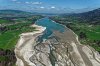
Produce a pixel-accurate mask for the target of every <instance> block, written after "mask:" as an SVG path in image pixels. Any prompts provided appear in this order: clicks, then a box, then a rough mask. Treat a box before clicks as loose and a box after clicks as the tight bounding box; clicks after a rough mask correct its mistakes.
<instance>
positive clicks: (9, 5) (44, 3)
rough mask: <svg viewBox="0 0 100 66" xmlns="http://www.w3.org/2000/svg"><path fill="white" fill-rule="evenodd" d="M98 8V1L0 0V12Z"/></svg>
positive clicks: (53, 11)
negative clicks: (5, 10)
mask: <svg viewBox="0 0 100 66" xmlns="http://www.w3.org/2000/svg"><path fill="white" fill-rule="evenodd" d="M99 7H100V0H0V10H2V9H14V10H23V11H30V12H40V13H70V12H82V11H88V10H92V9H96V8H99Z"/></svg>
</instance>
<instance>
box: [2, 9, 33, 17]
mask: <svg viewBox="0 0 100 66" xmlns="http://www.w3.org/2000/svg"><path fill="white" fill-rule="evenodd" d="M33 14H34V13H30V12H25V11H20V10H0V17H25V16H31V15H33Z"/></svg>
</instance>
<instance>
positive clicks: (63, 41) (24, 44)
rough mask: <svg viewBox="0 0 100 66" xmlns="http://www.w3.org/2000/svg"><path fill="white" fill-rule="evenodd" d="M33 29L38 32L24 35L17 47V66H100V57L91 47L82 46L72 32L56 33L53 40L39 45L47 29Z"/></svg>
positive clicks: (39, 27) (21, 36)
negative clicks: (39, 39)
mask: <svg viewBox="0 0 100 66" xmlns="http://www.w3.org/2000/svg"><path fill="white" fill-rule="evenodd" d="M32 27H36V29H37V30H38V31H34V32H28V33H22V34H21V35H20V39H19V41H18V43H17V45H16V48H15V54H16V58H17V62H16V65H17V66H53V65H55V66H100V55H99V54H98V53H97V52H96V51H95V50H94V49H93V48H91V47H90V46H86V45H82V44H80V42H79V40H78V36H77V35H76V34H75V33H74V32H73V31H72V30H70V29H68V28H66V30H65V31H64V32H63V33H60V32H59V31H54V32H53V36H51V38H49V39H47V40H44V41H43V42H42V43H40V44H37V42H36V40H37V38H38V36H41V35H43V32H44V30H45V29H46V28H45V27H41V26H37V25H32ZM54 37H55V38H54ZM55 59H56V60H55ZM52 61H53V62H52Z"/></svg>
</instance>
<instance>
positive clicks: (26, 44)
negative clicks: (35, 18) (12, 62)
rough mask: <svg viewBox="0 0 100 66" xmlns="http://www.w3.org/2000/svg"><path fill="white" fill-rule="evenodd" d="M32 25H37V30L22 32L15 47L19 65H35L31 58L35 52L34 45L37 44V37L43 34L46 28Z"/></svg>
mask: <svg viewBox="0 0 100 66" xmlns="http://www.w3.org/2000/svg"><path fill="white" fill-rule="evenodd" d="M32 27H36V30H37V31H33V32H28V33H22V34H21V35H20V39H19V41H18V43H17V45H16V47H15V54H16V58H17V62H16V65H17V66H35V64H34V63H32V62H31V61H30V60H29V58H30V57H31V56H32V55H33V54H34V50H33V48H34V47H33V46H35V44H36V41H35V40H36V37H38V36H40V35H42V33H43V31H44V30H45V29H46V28H45V27H41V26H37V25H32Z"/></svg>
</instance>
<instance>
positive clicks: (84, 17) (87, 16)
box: [63, 8, 100, 24]
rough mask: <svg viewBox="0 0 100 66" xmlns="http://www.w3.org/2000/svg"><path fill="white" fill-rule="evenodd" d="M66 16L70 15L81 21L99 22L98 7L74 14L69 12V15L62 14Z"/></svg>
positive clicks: (99, 11) (99, 9)
mask: <svg viewBox="0 0 100 66" xmlns="http://www.w3.org/2000/svg"><path fill="white" fill-rule="evenodd" d="M63 16H66V17H69V16H70V17H71V18H74V19H76V20H80V21H82V22H90V23H97V24H98V23H99V24H100V8H98V9H95V10H92V11H88V12H84V13H77V14H76V13H74V14H71V15H70V14H69V15H67V14H66V15H63Z"/></svg>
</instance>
